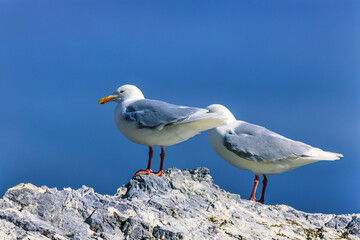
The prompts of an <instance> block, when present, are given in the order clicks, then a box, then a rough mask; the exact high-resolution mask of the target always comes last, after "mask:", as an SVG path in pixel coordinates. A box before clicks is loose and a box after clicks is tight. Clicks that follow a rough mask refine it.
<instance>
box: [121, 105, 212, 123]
mask: <svg viewBox="0 0 360 240" xmlns="http://www.w3.org/2000/svg"><path fill="white" fill-rule="evenodd" d="M124 116H125V120H128V121H132V122H136V123H137V124H138V127H140V128H157V129H162V128H163V127H166V126H169V125H173V124H180V123H188V122H192V121H197V120H200V119H204V118H206V117H211V116H212V114H209V113H208V110H207V109H201V108H195V107H185V106H178V105H174V104H170V103H166V102H163V101H158V100H150V99H143V100H139V101H136V102H134V103H131V104H130V105H128V106H127V109H126V112H125V115H124Z"/></svg>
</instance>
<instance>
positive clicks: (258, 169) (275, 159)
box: [208, 104, 342, 203]
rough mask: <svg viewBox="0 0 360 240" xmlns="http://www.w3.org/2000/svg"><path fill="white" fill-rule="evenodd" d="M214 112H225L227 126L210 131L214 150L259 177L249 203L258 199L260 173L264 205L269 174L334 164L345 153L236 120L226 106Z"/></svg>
mask: <svg viewBox="0 0 360 240" xmlns="http://www.w3.org/2000/svg"><path fill="white" fill-rule="evenodd" d="M208 109H209V110H210V112H212V113H221V114H223V115H224V116H225V117H226V118H227V120H226V124H224V125H222V126H219V127H216V128H214V129H211V130H210V131H209V141H210V145H211V146H212V148H213V149H214V150H215V152H216V153H217V154H219V155H220V156H221V157H222V158H223V159H225V160H226V161H227V162H229V163H230V164H231V165H234V166H235V167H238V168H242V169H245V170H250V171H252V172H253V173H254V174H255V180H254V186H253V190H252V192H251V195H250V198H249V200H252V201H254V200H256V198H255V192H256V188H257V185H258V183H259V174H263V176H264V180H263V188H262V193H261V198H260V199H259V200H258V202H261V203H264V201H265V189H266V184H267V182H268V180H267V177H266V174H277V173H282V172H286V171H290V170H292V169H294V168H297V167H300V166H303V165H306V164H310V163H314V162H317V161H321V160H325V161H333V160H338V159H340V157H342V154H339V153H332V152H325V151H323V150H321V149H319V148H314V147H311V146H309V145H307V144H305V143H302V142H298V141H293V140H291V139H288V138H286V137H283V136H281V135H279V134H277V133H275V132H272V131H270V130H268V129H266V128H264V127H261V126H257V125H254V124H250V123H247V122H244V121H239V120H236V119H235V117H234V115H233V114H232V113H231V112H230V111H229V110H228V109H227V108H226V107H224V106H222V105H219V104H213V105H210V106H209V107H208Z"/></svg>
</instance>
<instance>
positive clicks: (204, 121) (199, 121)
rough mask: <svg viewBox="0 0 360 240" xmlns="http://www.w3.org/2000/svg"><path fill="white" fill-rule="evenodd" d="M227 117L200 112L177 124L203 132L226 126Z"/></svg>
mask: <svg viewBox="0 0 360 240" xmlns="http://www.w3.org/2000/svg"><path fill="white" fill-rule="evenodd" d="M225 121H226V117H224V115H222V114H219V113H209V112H200V113H196V114H194V115H193V116H190V117H189V118H187V119H185V120H184V121H181V122H178V123H176V124H181V125H186V127H187V128H191V129H193V130H195V131H198V132H201V131H205V130H209V129H212V128H215V127H218V126H220V125H223V124H225Z"/></svg>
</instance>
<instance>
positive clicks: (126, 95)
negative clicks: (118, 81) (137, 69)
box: [99, 84, 144, 104]
mask: <svg viewBox="0 0 360 240" xmlns="http://www.w3.org/2000/svg"><path fill="white" fill-rule="evenodd" d="M137 99H144V95H143V94H142V92H141V91H140V89H138V88H137V87H136V86H134V85H128V84H127V85H123V86H121V87H119V88H118V89H117V90H116V91H115V92H113V93H112V94H111V95H109V96H106V97H103V98H101V99H100V100H99V104H104V103H107V102H110V101H114V102H117V103H120V102H122V101H125V100H137Z"/></svg>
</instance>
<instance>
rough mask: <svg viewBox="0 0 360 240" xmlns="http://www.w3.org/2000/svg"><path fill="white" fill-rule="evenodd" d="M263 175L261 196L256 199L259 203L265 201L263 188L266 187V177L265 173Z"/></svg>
mask: <svg viewBox="0 0 360 240" xmlns="http://www.w3.org/2000/svg"><path fill="white" fill-rule="evenodd" d="M263 176H264V179H263V187H262V191H261V198H260V199H259V200H258V202H259V203H264V202H265V189H266V185H267V183H268V179H267V177H266V175H265V174H264V175H263Z"/></svg>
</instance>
